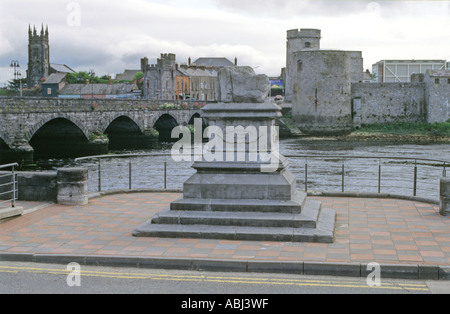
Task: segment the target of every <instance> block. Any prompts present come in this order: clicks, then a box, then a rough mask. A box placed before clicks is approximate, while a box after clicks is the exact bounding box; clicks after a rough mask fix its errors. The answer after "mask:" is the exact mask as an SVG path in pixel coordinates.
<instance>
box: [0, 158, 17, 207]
mask: <svg viewBox="0 0 450 314" xmlns="http://www.w3.org/2000/svg"><path fill="white" fill-rule="evenodd" d="M18 166H19V164H17V163H13V164H7V165H0V208H5V207H10V206H11V207H16V200H17V196H18V193H19V185H18V181H17V173H16V171H15V168H16V167H18ZM8 168H11V171H4V170H3V169H8ZM5 204H10V205H8V206H6V205H5Z"/></svg>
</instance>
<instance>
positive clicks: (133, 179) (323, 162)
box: [76, 154, 449, 202]
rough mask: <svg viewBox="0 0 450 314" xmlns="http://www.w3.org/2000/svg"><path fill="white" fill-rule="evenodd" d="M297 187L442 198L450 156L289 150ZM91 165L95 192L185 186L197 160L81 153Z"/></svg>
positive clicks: (435, 200)
mask: <svg viewBox="0 0 450 314" xmlns="http://www.w3.org/2000/svg"><path fill="white" fill-rule="evenodd" d="M285 157H286V158H287V159H288V160H289V163H290V165H289V166H288V169H289V170H290V171H291V172H292V173H293V174H294V175H295V176H296V178H297V188H298V189H303V190H305V191H307V192H311V193H314V192H338V193H351V192H358V193H361V192H365V193H374V194H381V193H383V194H396V195H402V196H406V197H421V198H425V199H429V200H432V201H434V202H438V201H439V180H440V178H441V177H446V172H447V171H446V168H447V165H448V164H449V162H448V161H442V160H433V159H418V158H408V157H392V156H342V155H320V156H319V155H286V156H285ZM76 161H77V162H79V163H82V164H83V166H85V167H87V168H88V169H89V190H90V191H91V192H96V191H107V190H117V189H129V190H132V189H149V188H152V189H161V190H168V189H170V190H172V189H181V188H182V187H183V183H184V182H185V181H186V180H187V179H188V178H189V177H190V176H191V175H192V174H193V173H194V172H195V170H194V169H192V168H191V165H192V162H181V163H178V162H175V161H173V160H172V158H171V155H170V154H142V155H106V156H92V157H84V158H78V159H76Z"/></svg>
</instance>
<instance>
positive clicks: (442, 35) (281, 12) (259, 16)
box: [0, 0, 450, 86]
mask: <svg viewBox="0 0 450 314" xmlns="http://www.w3.org/2000/svg"><path fill="white" fill-rule="evenodd" d="M29 24H31V25H32V26H33V25H35V26H36V27H37V28H38V29H39V31H40V28H41V24H44V26H45V25H48V28H49V33H50V61H51V63H61V64H67V65H68V66H70V67H71V68H73V69H74V70H76V71H89V70H90V69H93V70H94V71H95V73H96V74H97V75H99V76H101V75H104V74H109V75H112V76H113V77H114V76H115V74H116V73H120V72H123V70H124V69H139V67H140V58H142V57H148V58H149V61H150V63H155V62H156V58H158V57H159V56H160V54H161V53H175V54H176V56H177V62H178V63H186V62H187V59H188V57H191V58H192V60H195V59H197V58H199V57H226V58H228V59H229V60H231V61H233V60H234V58H235V57H237V58H238V62H239V65H249V66H252V67H254V68H255V71H256V72H257V73H263V74H267V75H269V76H278V75H279V74H280V72H281V68H282V67H284V66H285V64H286V31H287V30H289V29H296V28H317V29H321V30H322V42H321V46H322V48H323V49H339V50H358V51H362V52H363V58H364V68H365V69H370V70H371V68H372V64H373V63H375V62H377V61H379V60H383V59H416V60H417V59H446V60H447V61H450V1H398V0H397V1H377V2H374V1H365V0H189V1H187V0H121V1H118V0H79V1H65V0H39V1H36V0H0V86H3V85H4V84H5V83H6V81H7V80H10V79H12V77H13V70H12V69H11V68H10V67H9V65H10V63H11V60H18V61H19V63H20V65H21V70H22V75H24V76H25V73H26V72H25V71H26V68H27V62H28V48H27V45H28V25H29Z"/></svg>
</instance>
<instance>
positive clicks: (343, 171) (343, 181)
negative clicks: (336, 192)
mask: <svg viewBox="0 0 450 314" xmlns="http://www.w3.org/2000/svg"><path fill="white" fill-rule="evenodd" d="M344 192H345V165H344V163H342V193H344Z"/></svg>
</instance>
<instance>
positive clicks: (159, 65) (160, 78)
mask: <svg viewBox="0 0 450 314" xmlns="http://www.w3.org/2000/svg"><path fill="white" fill-rule="evenodd" d="M175 67H176V64H175V54H173V53H166V54H161V57H160V58H158V59H157V61H156V64H148V58H142V59H141V70H142V73H143V74H144V77H143V98H145V99H152V100H159V99H163V100H175V99H176V94H175V77H176V68H175Z"/></svg>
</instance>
